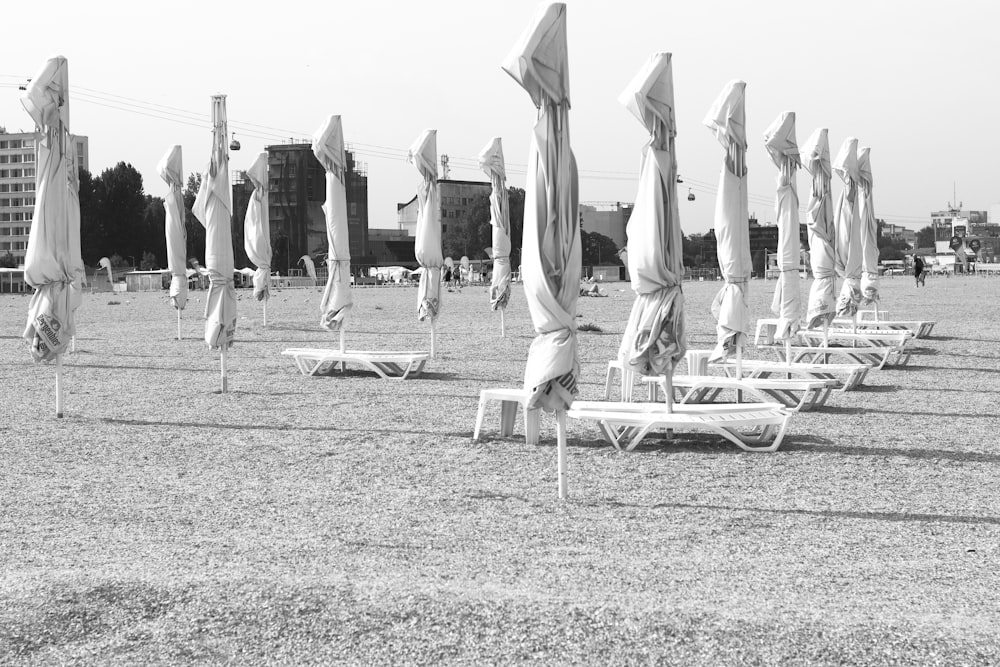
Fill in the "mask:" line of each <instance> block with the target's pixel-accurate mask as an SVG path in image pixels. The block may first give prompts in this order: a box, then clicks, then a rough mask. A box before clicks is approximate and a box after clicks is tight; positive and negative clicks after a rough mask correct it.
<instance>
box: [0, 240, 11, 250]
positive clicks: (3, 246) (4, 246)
mask: <svg viewBox="0 0 1000 667" xmlns="http://www.w3.org/2000/svg"><path fill="white" fill-rule="evenodd" d="M0 250H10V241H4V242H3V243H0Z"/></svg>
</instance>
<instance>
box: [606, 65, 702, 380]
mask: <svg viewBox="0 0 1000 667" xmlns="http://www.w3.org/2000/svg"><path fill="white" fill-rule="evenodd" d="M618 99H619V101H620V102H621V103H622V104H624V105H625V107H626V108H627V109H628V110H629V112H631V113H632V115H634V116H635V117H636V118H637V119H638V120H639V122H640V123H642V124H643V126H644V127H645V128H646V130H647V131H648V132H649V135H650V139H649V143H648V144H647V145H646V146H645V147H644V149H643V154H642V166H641V168H640V171H639V190H638V193H637V194H636V199H635V207H634V208H633V209H632V215H631V217H630V218H629V221H628V226H627V228H626V233H627V236H628V242H627V245H626V248H627V253H626V257H627V260H626V261H627V265H628V270H629V277H630V278H631V281H632V289H633V290H634V291H635V293H636V298H635V303H634V304H633V305H632V312H631V314H630V315H629V319H628V323H627V324H626V325H625V333H624V335H623V336H622V343H621V348H620V350H619V358H620V360H621V362H622V365H623V368H625V369H628V370H630V371H632V372H635V373H639V374H641V375H669V374H671V373H672V369H673V365H674V364H675V363H676V362H678V361H679V360H680V359H681V358H682V357H683V356H684V353H685V351H686V341H685V337H684V294H683V291H682V289H681V281H682V280H683V278H684V262H683V249H682V235H681V225H680V213H679V211H678V207H677V154H676V152H675V149H674V137H675V136H676V135H677V124H676V117H675V115H674V82H673V69H672V65H671V54H669V53H657V54H654V55H653V56H652V57H651V58H650V59H649V61H648V62H647V63H646V65H645V66H644V67H643V68H642V69H641V70H640V71H639V73H638V74H637V75H636V77H635V78H634V79H633V80H632V82H631V83H630V84H629V86H628V87H627V88H626V89H625V91H624V92H623V93H622V95H621V96H620V97H619V98H618Z"/></svg>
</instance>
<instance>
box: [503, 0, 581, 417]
mask: <svg viewBox="0 0 1000 667" xmlns="http://www.w3.org/2000/svg"><path fill="white" fill-rule="evenodd" d="M568 61H569V58H568V51H567V41H566V5H565V4H562V3H553V4H551V5H548V6H545V7H542V9H541V10H540V12H539V13H538V14H537V15H536V17H535V19H534V21H533V22H532V23H531V25H529V27H528V30H527V31H526V32H525V33H524V35H522V37H521V39H520V40H519V41H518V43H517V45H516V46H515V47H514V49H513V51H512V52H511V53H510V55H508V57H507V58H506V59H505V60H504V63H503V69H504V70H505V71H506V72H507V73H508V74H510V75H511V76H512V77H513V78H514V79H515V80H516V81H517V82H518V83H519V84H520V85H521V86H522V87H523V88H524V89H525V90H526V91H527V92H528V94H529V95H530V97H531V100H532V102H534V104H535V106H536V107H537V108H538V117H537V120H536V122H535V126H534V129H533V131H532V134H531V148H530V151H529V155H528V170H527V179H526V184H525V204H524V231H523V237H524V239H523V246H522V250H521V274H522V276H523V279H524V291H525V299H526V301H527V302H528V310H529V312H530V314H531V320H532V323H533V325H534V328H535V333H536V334H537V335H536V337H535V339H534V341H533V342H532V344H531V349H530V350H529V352H528V360H527V364H526V366H525V373H524V386H525V389H526V390H528V391H529V392H530V395H529V400H528V406H529V407H531V408H542V409H544V410H547V411H556V412H561V411H564V410H566V409H568V408H569V406H570V405H571V404H572V402H573V398H574V397H575V396H576V394H577V381H578V378H579V363H578V361H577V342H576V319H575V318H576V305H577V300H578V298H579V291H580V273H581V264H580V262H581V257H580V252H581V251H580V230H579V223H578V222H577V208H578V203H579V192H578V176H577V170H576V161H575V159H574V157H573V152H572V150H571V149H570V136H569V107H570V95H569V63H568Z"/></svg>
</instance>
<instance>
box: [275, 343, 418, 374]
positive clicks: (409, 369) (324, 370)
mask: <svg viewBox="0 0 1000 667" xmlns="http://www.w3.org/2000/svg"><path fill="white" fill-rule="evenodd" d="M282 354H283V355H285V356H289V357H293V358H294V359H295V365H296V366H297V367H298V369H299V371H301V373H302V374H303V375H333V373H334V372H336V371H337V367H338V366H340V370H341V372H343V371H344V370H346V369H347V364H349V363H350V364H357V365H359V366H361V367H363V368H366V369H368V370H370V371H372V372H374V373H375V374H376V375H378V376H379V377H381V378H385V379H387V380H405V379H406V378H408V377H411V376H415V375H419V374H420V371H422V370H423V369H424V364H425V363H427V359H428V358H429V357H430V353H429V352H383V351H362V350H347V351H344V352H341V351H340V350H330V349H319V348H304V347H300V348H289V349H287V350H284V351H282Z"/></svg>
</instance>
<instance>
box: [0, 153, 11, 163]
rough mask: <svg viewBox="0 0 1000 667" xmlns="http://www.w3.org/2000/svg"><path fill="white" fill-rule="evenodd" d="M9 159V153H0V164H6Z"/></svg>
mask: <svg viewBox="0 0 1000 667" xmlns="http://www.w3.org/2000/svg"><path fill="white" fill-rule="evenodd" d="M9 161H10V156H9V155H0V164H7V163H8V162H9Z"/></svg>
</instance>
